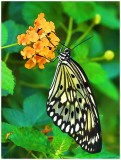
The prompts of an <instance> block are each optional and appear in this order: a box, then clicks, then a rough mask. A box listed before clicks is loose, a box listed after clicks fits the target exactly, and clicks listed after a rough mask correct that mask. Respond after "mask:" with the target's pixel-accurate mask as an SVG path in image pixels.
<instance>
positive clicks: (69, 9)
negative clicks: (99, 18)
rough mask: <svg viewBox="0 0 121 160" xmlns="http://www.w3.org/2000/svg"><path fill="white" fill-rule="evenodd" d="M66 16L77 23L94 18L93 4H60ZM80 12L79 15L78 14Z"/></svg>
mask: <svg viewBox="0 0 121 160" xmlns="http://www.w3.org/2000/svg"><path fill="white" fill-rule="evenodd" d="M61 3H62V5H63V8H64V11H65V13H66V14H68V16H70V17H72V18H74V20H75V21H76V22H77V23H80V22H85V21H87V20H89V19H92V18H94V15H95V4H94V3H93V2H71V3H70V2H61ZM79 11H80V13H79Z"/></svg>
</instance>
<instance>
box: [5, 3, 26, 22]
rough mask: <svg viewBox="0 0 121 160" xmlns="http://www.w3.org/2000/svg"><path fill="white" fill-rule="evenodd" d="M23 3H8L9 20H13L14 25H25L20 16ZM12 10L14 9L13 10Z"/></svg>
mask: <svg viewBox="0 0 121 160" xmlns="http://www.w3.org/2000/svg"><path fill="white" fill-rule="evenodd" d="M23 4H24V1H23V2H22V1H18V2H17V1H14V2H11V3H9V6H8V13H9V18H10V19H11V20H13V21H14V22H15V23H17V24H18V23H19V24H25V21H24V20H23V16H22V8H23ZM13 8H14V9H13Z"/></svg>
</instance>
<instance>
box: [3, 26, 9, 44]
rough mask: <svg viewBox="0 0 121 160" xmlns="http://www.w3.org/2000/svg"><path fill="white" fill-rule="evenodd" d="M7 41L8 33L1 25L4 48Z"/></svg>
mask: <svg viewBox="0 0 121 160" xmlns="http://www.w3.org/2000/svg"><path fill="white" fill-rule="evenodd" d="M7 39H8V31H7V28H6V26H5V25H4V24H3V23H2V46H4V45H5V44H6V43H7Z"/></svg>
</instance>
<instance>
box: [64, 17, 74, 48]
mask: <svg viewBox="0 0 121 160" xmlns="http://www.w3.org/2000/svg"><path fill="white" fill-rule="evenodd" d="M72 26H73V18H70V20H69V26H68V33H67V37H66V42H65V46H68V44H69V42H70V39H71V36H72Z"/></svg>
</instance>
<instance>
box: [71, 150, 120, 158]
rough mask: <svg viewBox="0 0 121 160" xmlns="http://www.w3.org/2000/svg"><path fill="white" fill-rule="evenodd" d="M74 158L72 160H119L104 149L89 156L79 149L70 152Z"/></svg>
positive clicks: (115, 155)
mask: <svg viewBox="0 0 121 160" xmlns="http://www.w3.org/2000/svg"><path fill="white" fill-rule="evenodd" d="M72 152H73V153H74V154H75V156H74V157H73V158H85V159H88V158H89V159H90V158H91V159H100V158H101V159H103V158H104V159H105V158H107V159H108V158H119V155H117V154H115V153H112V152H109V151H107V150H106V149H105V148H104V147H103V148H102V151H101V152H100V153H95V154H90V153H88V152H85V151H83V150H82V149H81V148H80V147H78V148H76V149H74V150H73V151H72Z"/></svg>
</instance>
